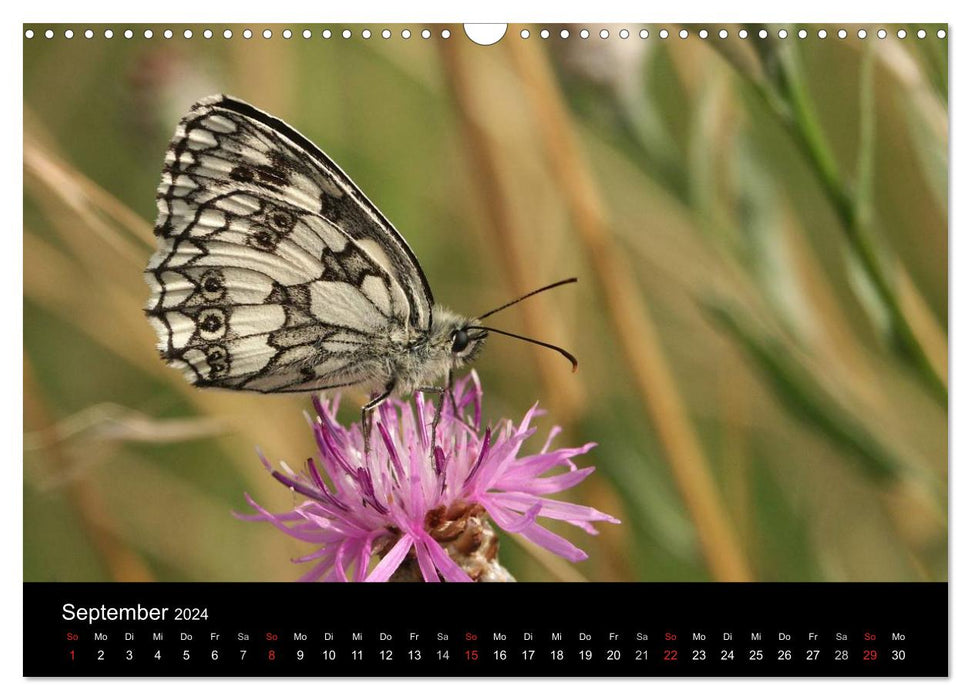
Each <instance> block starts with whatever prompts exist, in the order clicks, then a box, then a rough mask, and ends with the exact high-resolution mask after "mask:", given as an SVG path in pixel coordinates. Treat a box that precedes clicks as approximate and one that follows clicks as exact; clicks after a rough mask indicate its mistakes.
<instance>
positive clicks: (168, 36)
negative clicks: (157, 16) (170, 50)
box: [162, 29, 174, 39]
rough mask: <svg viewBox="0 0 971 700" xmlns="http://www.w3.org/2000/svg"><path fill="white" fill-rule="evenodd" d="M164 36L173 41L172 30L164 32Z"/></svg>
mask: <svg viewBox="0 0 971 700" xmlns="http://www.w3.org/2000/svg"><path fill="white" fill-rule="evenodd" d="M162 36H164V37H165V38H166V39H171V38H172V37H173V36H174V35H173V34H172V30H171V29H166V30H165V31H164V32H162Z"/></svg>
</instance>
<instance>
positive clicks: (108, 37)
mask: <svg viewBox="0 0 971 700" xmlns="http://www.w3.org/2000/svg"><path fill="white" fill-rule="evenodd" d="M114 35H115V33H114V32H113V31H111V30H110V29H105V39H110V38H111V37H113V36H114Z"/></svg>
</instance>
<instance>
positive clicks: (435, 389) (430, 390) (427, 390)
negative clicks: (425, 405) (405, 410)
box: [416, 386, 451, 461]
mask: <svg viewBox="0 0 971 700" xmlns="http://www.w3.org/2000/svg"><path fill="white" fill-rule="evenodd" d="M416 391H419V392H421V393H422V394H438V401H436V402H435V415H434V416H433V417H432V451H431V458H432V460H433V461H434V459H435V447H436V446H437V445H438V424H439V422H440V421H441V418H442V408H443V407H444V404H445V392H446V391H448V389H446V388H445V387H441V386H423V387H419V388H418V389H417V390H416ZM449 393H451V392H449Z"/></svg>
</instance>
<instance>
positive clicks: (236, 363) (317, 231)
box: [146, 95, 433, 392]
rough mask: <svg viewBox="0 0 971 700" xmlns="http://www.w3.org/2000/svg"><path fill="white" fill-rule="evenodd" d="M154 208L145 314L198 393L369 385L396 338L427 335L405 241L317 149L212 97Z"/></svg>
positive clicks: (192, 124) (170, 159) (179, 144)
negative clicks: (154, 248) (153, 246)
mask: <svg viewBox="0 0 971 700" xmlns="http://www.w3.org/2000/svg"><path fill="white" fill-rule="evenodd" d="M156 201H157V204H158V210H159V215H158V219H157V221H156V225H155V234H156V238H157V242H158V249H157V251H156V253H155V254H154V255H153V256H152V259H151V260H150V261H149V265H148V269H147V270H146V278H147V281H148V283H149V286H150V287H151V290H152V297H151V299H150V300H149V303H148V307H147V310H146V313H147V315H148V317H149V320H150V321H151V323H152V325H153V326H154V327H155V329H156V331H157V333H158V336H159V350H160V352H161V353H162V355H163V357H164V358H165V359H166V360H168V361H169V363H170V364H172V365H173V366H177V367H179V368H181V369H183V371H184V372H185V374H186V377H187V378H188V379H189V381H191V382H193V383H195V384H199V385H206V386H219V387H225V388H233V389H245V390H255V391H266V392H274V391H311V390H315V389H322V388H328V387H333V386H343V385H349V384H359V383H373V382H374V381H375V380H376V379H379V378H380V376H381V369H382V367H384V370H383V371H384V372H385V373H387V369H386V363H384V362H383V361H382V357H381V349H382V347H387V346H388V343H389V338H391V337H393V336H400V337H401V338H407V337H409V334H410V333H412V332H426V333H427V330H428V328H429V326H430V323H431V307H432V303H433V301H432V295H431V290H430V289H429V287H428V282H427V280H426V279H425V276H424V274H423V273H422V271H421V268H420V267H419V265H418V262H417V260H416V258H415V255H414V253H413V252H412V251H411V249H410V248H409V247H408V244H407V243H406V242H405V240H404V239H403V238H402V237H401V236H400V234H398V232H397V231H395V229H394V227H392V226H391V224H390V223H389V222H388V221H387V219H385V218H384V216H383V215H382V214H381V213H380V212H379V211H378V210H377V208H376V207H375V206H374V205H373V204H371V202H370V201H368V199H367V198H366V197H365V196H364V194H363V193H362V192H361V191H360V190H359V189H358V188H357V186H356V185H354V183H353V182H352V181H351V180H350V178H348V177H347V176H346V175H345V174H344V173H343V172H342V171H341V170H340V168H338V167H337V166H336V165H335V164H334V163H333V161H331V160H330V158H328V157H327V156H326V155H325V154H324V153H323V152H322V151H320V149H318V148H317V147H316V146H314V144H313V143H311V142H310V141H309V140H307V139H306V138H305V137H303V136H302V135H300V134H299V133H297V132H296V131H295V130H293V129H292V128H290V127H289V126H287V125H286V124H284V123H283V122H282V121H280V120H278V119H276V118H274V117H272V116H270V115H268V114H265V113H264V112H261V111H259V110H257V109H256V108H254V107H252V106H250V105H248V104H246V103H245V102H241V101H239V100H236V99H233V98H230V97H225V96H221V95H220V96H215V97H210V98H207V99H205V100H203V101H201V102H199V103H198V104H196V105H195V106H194V107H193V108H192V109H191V111H190V112H189V113H188V114H187V115H186V116H185V117H184V118H183V119H182V121H181V122H180V124H179V126H178V128H177V129H176V133H175V137H174V138H173V140H172V142H171V144H170V145H169V149H168V151H167V153H166V157H165V169H164V171H163V174H162V181H161V184H160V185H159V188H158V192H157V196H156ZM376 374H377V375H378V376H377V377H376V376H375V375H376Z"/></svg>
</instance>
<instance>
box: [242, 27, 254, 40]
mask: <svg viewBox="0 0 971 700" xmlns="http://www.w3.org/2000/svg"><path fill="white" fill-rule="evenodd" d="M243 38H244V39H252V38H253V30H251V29H244V30H243Z"/></svg>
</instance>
